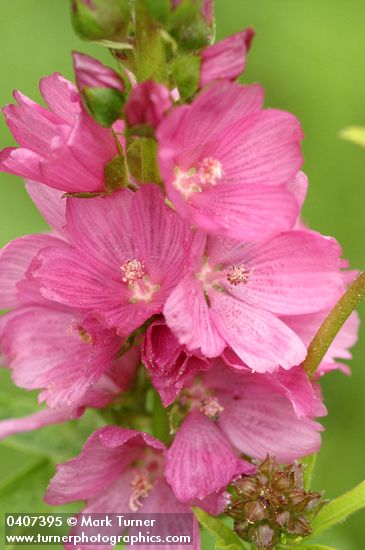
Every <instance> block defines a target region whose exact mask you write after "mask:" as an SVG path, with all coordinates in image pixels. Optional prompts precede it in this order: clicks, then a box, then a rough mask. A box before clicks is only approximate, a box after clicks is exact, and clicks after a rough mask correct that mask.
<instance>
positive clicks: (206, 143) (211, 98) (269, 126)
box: [157, 82, 302, 240]
mask: <svg viewBox="0 0 365 550" xmlns="http://www.w3.org/2000/svg"><path fill="white" fill-rule="evenodd" d="M262 102H263V91H262V89H261V88H260V87H259V86H258V85H252V86H239V85H238V84H235V83H232V82H222V83H218V84H217V85H215V86H213V87H211V88H209V89H208V90H206V91H204V92H202V93H201V94H200V95H199V96H198V97H197V99H195V100H194V102H193V103H192V104H191V105H189V106H187V105H185V106H183V107H178V108H176V109H174V110H173V111H172V112H171V114H169V115H168V116H167V117H166V119H165V120H164V121H163V122H162V123H161V125H160V127H159V129H158V132H157V137H158V141H159V166H160V171H161V174H162V177H163V179H164V182H165V186H166V192H167V195H168V197H169V199H170V200H171V201H172V202H173V203H174V205H175V207H176V209H177V211H178V212H179V214H181V215H182V216H183V217H184V218H186V219H188V220H189V221H190V222H191V223H193V224H194V225H197V226H198V227H200V228H201V229H203V230H204V231H207V232H212V233H215V234H221V235H227V236H229V237H233V238H237V239H245V240H247V239H256V238H260V239H262V238H263V237H266V236H268V235H269V234H273V233H275V232H277V231H281V230H285V229H289V228H291V227H292V226H293V224H294V222H295V219H296V218H297V216H298V213H299V205H298V202H297V200H296V198H295V197H294V196H293V194H292V192H291V191H290V190H288V188H287V186H288V184H290V182H291V181H292V180H293V178H294V177H295V176H296V174H297V172H298V170H299V168H300V165H301V163H302V156H301V152H300V140H301V139H302V131H301V128H300V126H299V123H298V121H297V120H296V118H295V117H294V116H292V115H290V114H289V113H286V112H284V111H277V110H273V109H267V110H263V109H262Z"/></svg>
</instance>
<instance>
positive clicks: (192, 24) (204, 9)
mask: <svg viewBox="0 0 365 550" xmlns="http://www.w3.org/2000/svg"><path fill="white" fill-rule="evenodd" d="M172 8H173V10H172V13H171V14H170V17H169V20H168V23H167V25H168V29H167V30H168V31H169V32H170V34H171V35H172V36H173V37H174V39H175V40H176V42H177V43H178V45H179V46H180V47H181V48H182V49H183V50H186V51H189V52H194V51H197V50H200V49H201V48H203V47H204V46H207V45H208V44H210V43H211V42H212V35H213V0H172Z"/></svg>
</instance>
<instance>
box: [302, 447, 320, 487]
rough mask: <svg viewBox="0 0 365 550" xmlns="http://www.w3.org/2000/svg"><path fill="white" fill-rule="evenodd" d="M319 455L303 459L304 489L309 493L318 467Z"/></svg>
mask: <svg viewBox="0 0 365 550" xmlns="http://www.w3.org/2000/svg"><path fill="white" fill-rule="evenodd" d="M316 461H317V455H315V454H314V455H308V456H306V457H304V458H303V460H302V464H303V466H304V489H305V490H306V491H308V490H309V489H310V488H311V484H312V478H313V472H314V467H315V465H316Z"/></svg>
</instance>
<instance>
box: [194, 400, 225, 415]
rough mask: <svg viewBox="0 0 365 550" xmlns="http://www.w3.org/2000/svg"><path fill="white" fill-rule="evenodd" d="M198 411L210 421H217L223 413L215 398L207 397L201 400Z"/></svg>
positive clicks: (222, 408)
mask: <svg viewBox="0 0 365 550" xmlns="http://www.w3.org/2000/svg"><path fill="white" fill-rule="evenodd" d="M200 411H201V412H202V413H203V414H205V416H207V417H208V418H210V419H211V420H218V418H219V417H220V415H221V414H222V412H223V411H224V407H222V405H221V404H220V403H219V401H218V399H217V398H216V397H211V396H209V397H205V398H204V399H202V400H201V405H200Z"/></svg>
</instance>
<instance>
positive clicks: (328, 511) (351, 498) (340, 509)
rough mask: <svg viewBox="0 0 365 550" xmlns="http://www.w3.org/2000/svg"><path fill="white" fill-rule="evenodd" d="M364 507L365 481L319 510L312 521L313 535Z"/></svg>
mask: <svg viewBox="0 0 365 550" xmlns="http://www.w3.org/2000/svg"><path fill="white" fill-rule="evenodd" d="M362 508H365V481H362V482H361V483H359V485H356V487H354V488H353V489H351V491H348V492H347V493H345V494H343V495H341V496H339V497H337V498H335V499H333V500H331V502H329V503H328V504H326V506H324V508H322V510H320V511H319V513H318V515H317V516H316V517H315V518H314V520H313V521H312V523H311V527H312V530H313V535H318V534H319V533H322V531H326V530H327V529H330V528H331V527H333V526H334V525H337V524H338V523H341V522H343V521H344V520H345V519H346V518H348V516H350V515H351V514H353V513H355V512H357V511H359V510H361V509H362Z"/></svg>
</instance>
